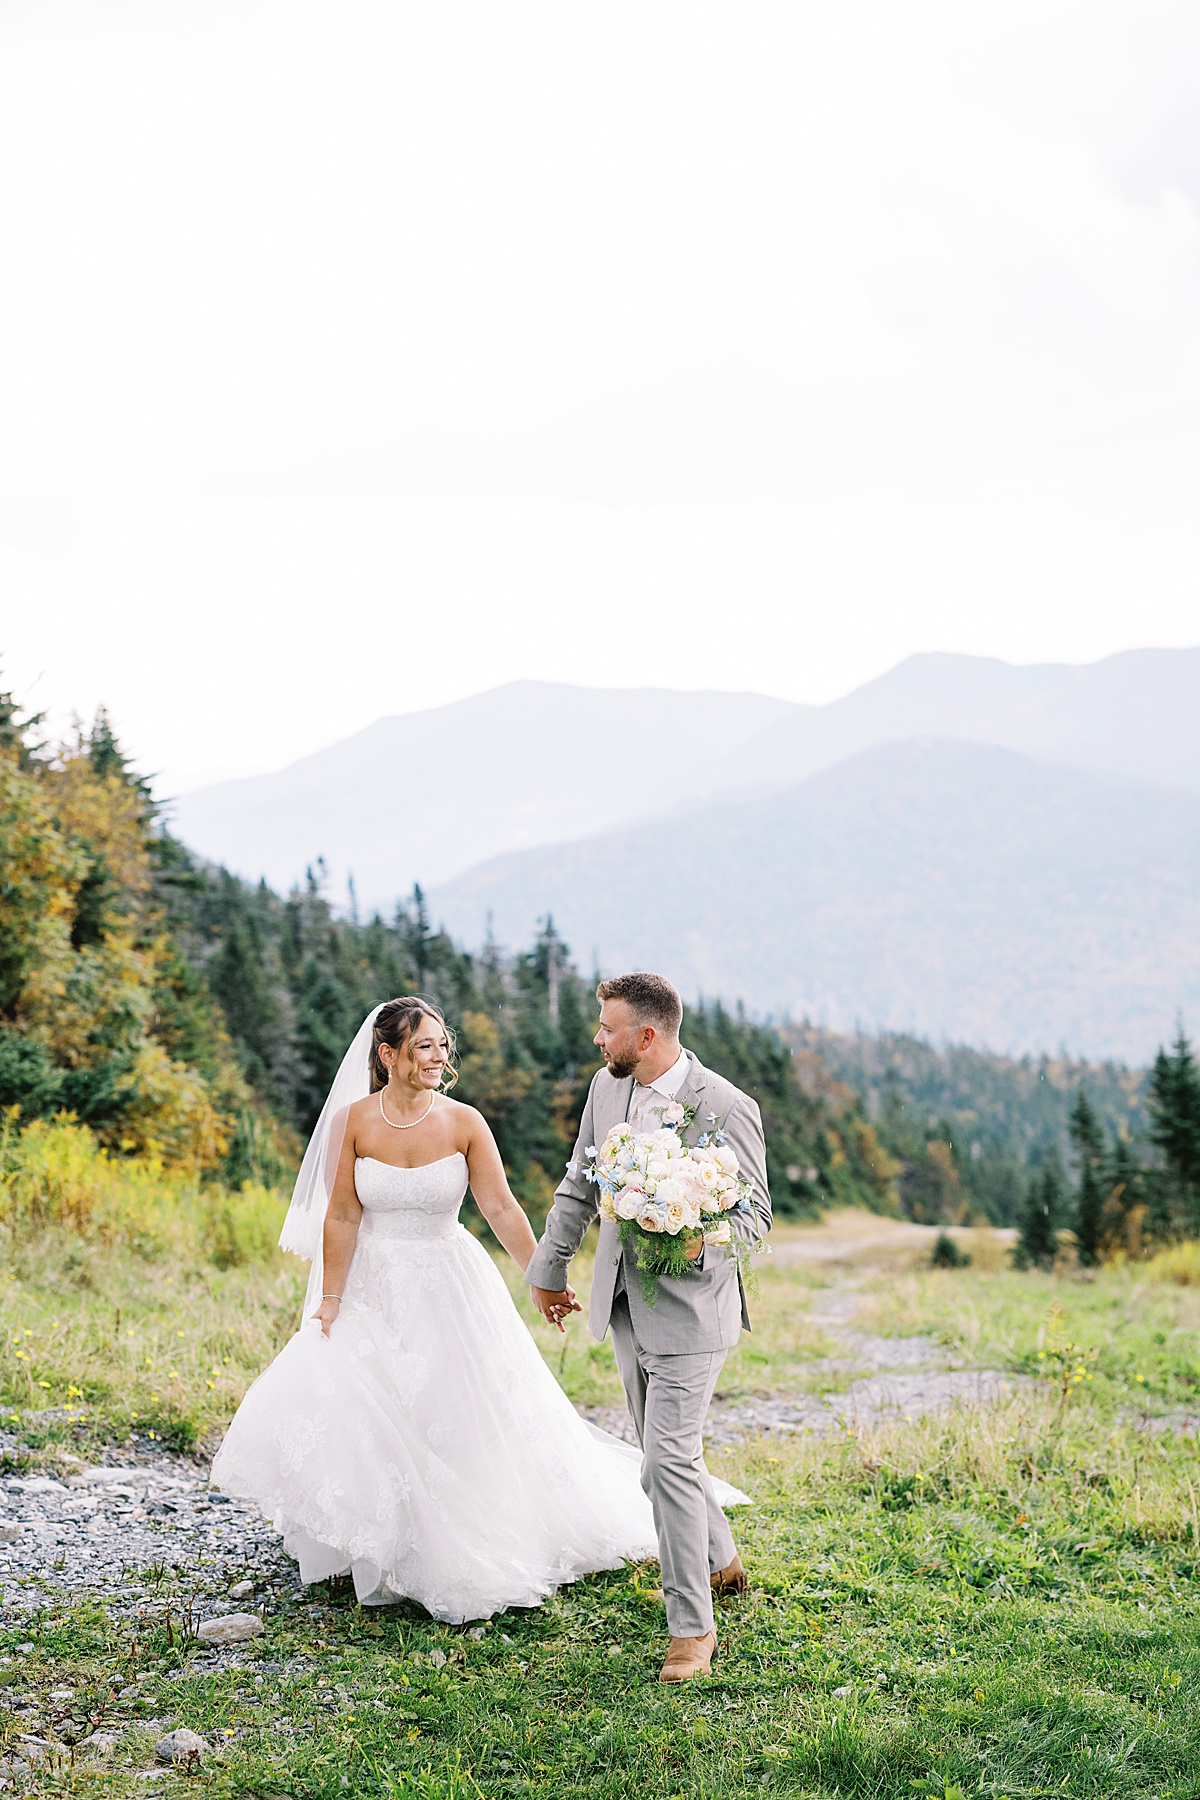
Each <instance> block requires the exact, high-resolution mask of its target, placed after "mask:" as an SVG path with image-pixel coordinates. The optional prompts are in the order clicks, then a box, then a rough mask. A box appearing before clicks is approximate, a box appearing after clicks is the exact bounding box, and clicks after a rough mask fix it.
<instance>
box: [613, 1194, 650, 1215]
mask: <svg viewBox="0 0 1200 1800" xmlns="http://www.w3.org/2000/svg"><path fill="white" fill-rule="evenodd" d="M645 1202H646V1196H645V1194H644V1193H643V1192H642V1190H641V1188H635V1187H627V1188H623V1189H622V1191H621V1197H620V1199H619V1200H618V1201H617V1209H616V1210H617V1217H618V1218H620V1219H636V1218H637V1216H638V1208H639V1206H644V1205H645Z"/></svg>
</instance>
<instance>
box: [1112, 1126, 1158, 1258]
mask: <svg viewBox="0 0 1200 1800" xmlns="http://www.w3.org/2000/svg"><path fill="white" fill-rule="evenodd" d="M1102 1189H1103V1210H1102V1214H1101V1218H1102V1240H1101V1241H1102V1244H1103V1247H1104V1252H1105V1254H1106V1255H1107V1256H1113V1255H1115V1254H1117V1253H1118V1252H1122V1253H1124V1254H1125V1255H1126V1256H1137V1255H1138V1254H1139V1252H1140V1250H1141V1247H1142V1221H1143V1219H1144V1217H1145V1214H1146V1210H1147V1209H1146V1198H1145V1193H1144V1182H1143V1171H1142V1169H1141V1167H1140V1166H1139V1164H1138V1161H1137V1158H1136V1157H1135V1155H1134V1151H1133V1145H1132V1144H1131V1143H1130V1141H1129V1139H1128V1138H1125V1137H1118V1138H1117V1139H1116V1141H1115V1143H1114V1144H1113V1148H1112V1153H1111V1155H1110V1156H1109V1157H1108V1158H1107V1159H1106V1161H1105V1165H1104V1169H1103V1171H1102Z"/></svg>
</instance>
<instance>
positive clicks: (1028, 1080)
mask: <svg viewBox="0 0 1200 1800" xmlns="http://www.w3.org/2000/svg"><path fill="white" fill-rule="evenodd" d="M782 1035H783V1037H784V1039H785V1040H786V1042H787V1043H788V1044H790V1045H793V1046H795V1047H796V1048H797V1049H800V1050H804V1051H806V1052H808V1053H809V1054H811V1055H814V1056H816V1057H819V1058H820V1060H821V1062H822V1063H823V1064H824V1066H825V1067H827V1068H828V1069H829V1070H830V1071H831V1072H832V1073H833V1074H834V1075H835V1076H836V1077H837V1078H838V1079H839V1080H840V1081H844V1082H846V1083H847V1084H848V1085H849V1086H850V1087H851V1088H853V1090H854V1092H855V1094H856V1095H857V1096H858V1098H859V1099H860V1101H861V1102H862V1104H863V1106H864V1108H865V1111H866V1115H867V1117H868V1118H869V1119H870V1120H872V1121H873V1123H874V1124H875V1126H876V1129H877V1130H878V1132H879V1134H880V1136H881V1138H882V1139H883V1141H884V1143H886V1144H887V1146H888V1149H889V1151H890V1152H891V1153H892V1155H893V1156H894V1157H895V1158H896V1159H897V1161H898V1162H899V1163H900V1164H901V1165H902V1167H901V1174H900V1177H899V1185H900V1192H901V1197H902V1201H903V1205H904V1210H905V1212H906V1213H908V1214H909V1215H910V1216H911V1217H913V1218H916V1219H928V1220H930V1221H931V1222H937V1221H940V1220H949V1221H954V1220H958V1219H965V1218H968V1217H975V1218H985V1219H989V1220H990V1221H991V1222H992V1223H993V1224H996V1225H1012V1224H1014V1223H1015V1222H1016V1219H1017V1216H1018V1214H1019V1211H1020V1207H1021V1202H1022V1199H1023V1196H1024V1193H1025V1190H1026V1187H1027V1185H1028V1182H1029V1177H1030V1174H1031V1172H1034V1171H1040V1170H1041V1169H1042V1168H1043V1166H1044V1165H1045V1164H1046V1162H1047V1161H1048V1160H1054V1159H1057V1160H1058V1161H1059V1162H1060V1163H1061V1164H1062V1165H1063V1166H1064V1167H1065V1166H1066V1165H1067V1164H1068V1163H1069V1162H1070V1159H1071V1157H1072V1155H1073V1149H1072V1137H1071V1112H1072V1108H1073V1107H1074V1105H1075V1103H1076V1099H1077V1096H1078V1094H1079V1092H1080V1090H1081V1089H1082V1090H1083V1091H1084V1093H1085V1094H1086V1095H1087V1098H1088V1101H1089V1103H1090V1105H1091V1107H1092V1109H1093V1111H1094V1113H1095V1115H1096V1118H1097V1120H1098V1122H1099V1124H1100V1126H1101V1128H1102V1129H1103V1130H1104V1131H1105V1133H1106V1134H1107V1135H1108V1136H1109V1137H1110V1138H1112V1139H1118V1138H1121V1139H1126V1140H1128V1139H1132V1138H1134V1137H1141V1136H1142V1135H1143V1134H1144V1133H1145V1132H1146V1130H1147V1128H1148V1126H1149V1123H1150V1114H1149V1112H1148V1110H1147V1109H1148V1101H1149V1098H1150V1095H1149V1076H1148V1073H1147V1071H1146V1070H1144V1069H1127V1068H1125V1067H1124V1066H1123V1065H1122V1064H1120V1063H1085V1062H1077V1061H1073V1060H1072V1059H1070V1058H1068V1057H1050V1056H1040V1057H1032V1056H1023V1057H1019V1058H1013V1057H1004V1056H994V1055H991V1054H989V1053H988V1052H987V1051H984V1050H974V1049H971V1048H970V1047H969V1046H967V1045H965V1044H952V1045H949V1046H947V1047H945V1048H943V1049H940V1050H939V1049H936V1048H935V1047H934V1046H933V1045H932V1044H929V1043H927V1042H925V1041H924V1040H923V1039H921V1038H917V1037H912V1036H910V1035H908V1034H906V1033H903V1032H882V1033H880V1034H879V1035H878V1036H874V1037H872V1036H868V1035H867V1034H866V1033H854V1034H840V1033H838V1032H832V1031H824V1030H822V1029H821V1028H820V1027H818V1026H815V1025H808V1024H805V1025H790V1026H786V1027H784V1028H783V1032H782Z"/></svg>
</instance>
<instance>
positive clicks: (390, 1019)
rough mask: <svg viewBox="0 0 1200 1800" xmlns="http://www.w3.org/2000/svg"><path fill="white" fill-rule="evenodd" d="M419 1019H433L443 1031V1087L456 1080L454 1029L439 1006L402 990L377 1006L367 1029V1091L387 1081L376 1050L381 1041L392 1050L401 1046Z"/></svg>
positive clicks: (417, 1025) (415, 1029) (401, 1048)
mask: <svg viewBox="0 0 1200 1800" xmlns="http://www.w3.org/2000/svg"><path fill="white" fill-rule="evenodd" d="M422 1019H436V1020H437V1022H438V1024H439V1025H440V1026H441V1028H442V1030H443V1031H444V1032H445V1034H446V1043H447V1044H448V1045H449V1053H448V1055H447V1058H446V1069H445V1074H444V1076H443V1079H444V1080H445V1079H446V1077H447V1076H448V1077H449V1079H448V1081H447V1082H446V1085H447V1087H453V1086H454V1084H455V1082H456V1081H457V1080H458V1070H457V1069H456V1068H455V1067H454V1056H455V1051H456V1048H457V1046H456V1045H455V1042H454V1033H453V1032H452V1031H451V1029H450V1027H449V1026H448V1025H447V1023H446V1021H445V1019H444V1018H443V1017H442V1015H441V1012H440V1011H439V1009H438V1008H437V1007H436V1006H435V1005H434V1004H433V1002H432V1001H431V1000H422V998H421V996H420V995H419V994H402V995H401V996H400V998H399V999H398V1000H389V1001H387V1002H386V1003H385V1004H384V1005H383V1006H381V1007H380V1009H379V1012H378V1014H377V1015H376V1019H375V1024H374V1026H373V1028H372V1031H371V1092H372V1093H373V1094H377V1093H378V1092H379V1090H380V1088H385V1087H386V1086H387V1083H388V1072H387V1069H386V1067H385V1065H384V1063H383V1059H382V1058H381V1057H380V1054H379V1047H380V1045H381V1044H387V1045H388V1046H389V1047H390V1048H391V1049H392V1050H403V1048H404V1046H405V1044H407V1043H408V1041H409V1039H410V1038H411V1037H412V1036H413V1033H414V1032H415V1031H417V1030H418V1029H419V1027H420V1024H421V1020H422Z"/></svg>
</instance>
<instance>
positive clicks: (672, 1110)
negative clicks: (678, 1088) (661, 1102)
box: [662, 1100, 687, 1125]
mask: <svg viewBox="0 0 1200 1800" xmlns="http://www.w3.org/2000/svg"><path fill="white" fill-rule="evenodd" d="M686 1118H687V1114H686V1113H685V1112H684V1110H683V1107H682V1106H681V1105H680V1104H679V1101H678V1100H672V1102H671V1104H670V1105H669V1106H664V1108H663V1116H662V1122H663V1124H664V1125H682V1124H683V1122H684V1120H685V1119H686Z"/></svg>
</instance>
